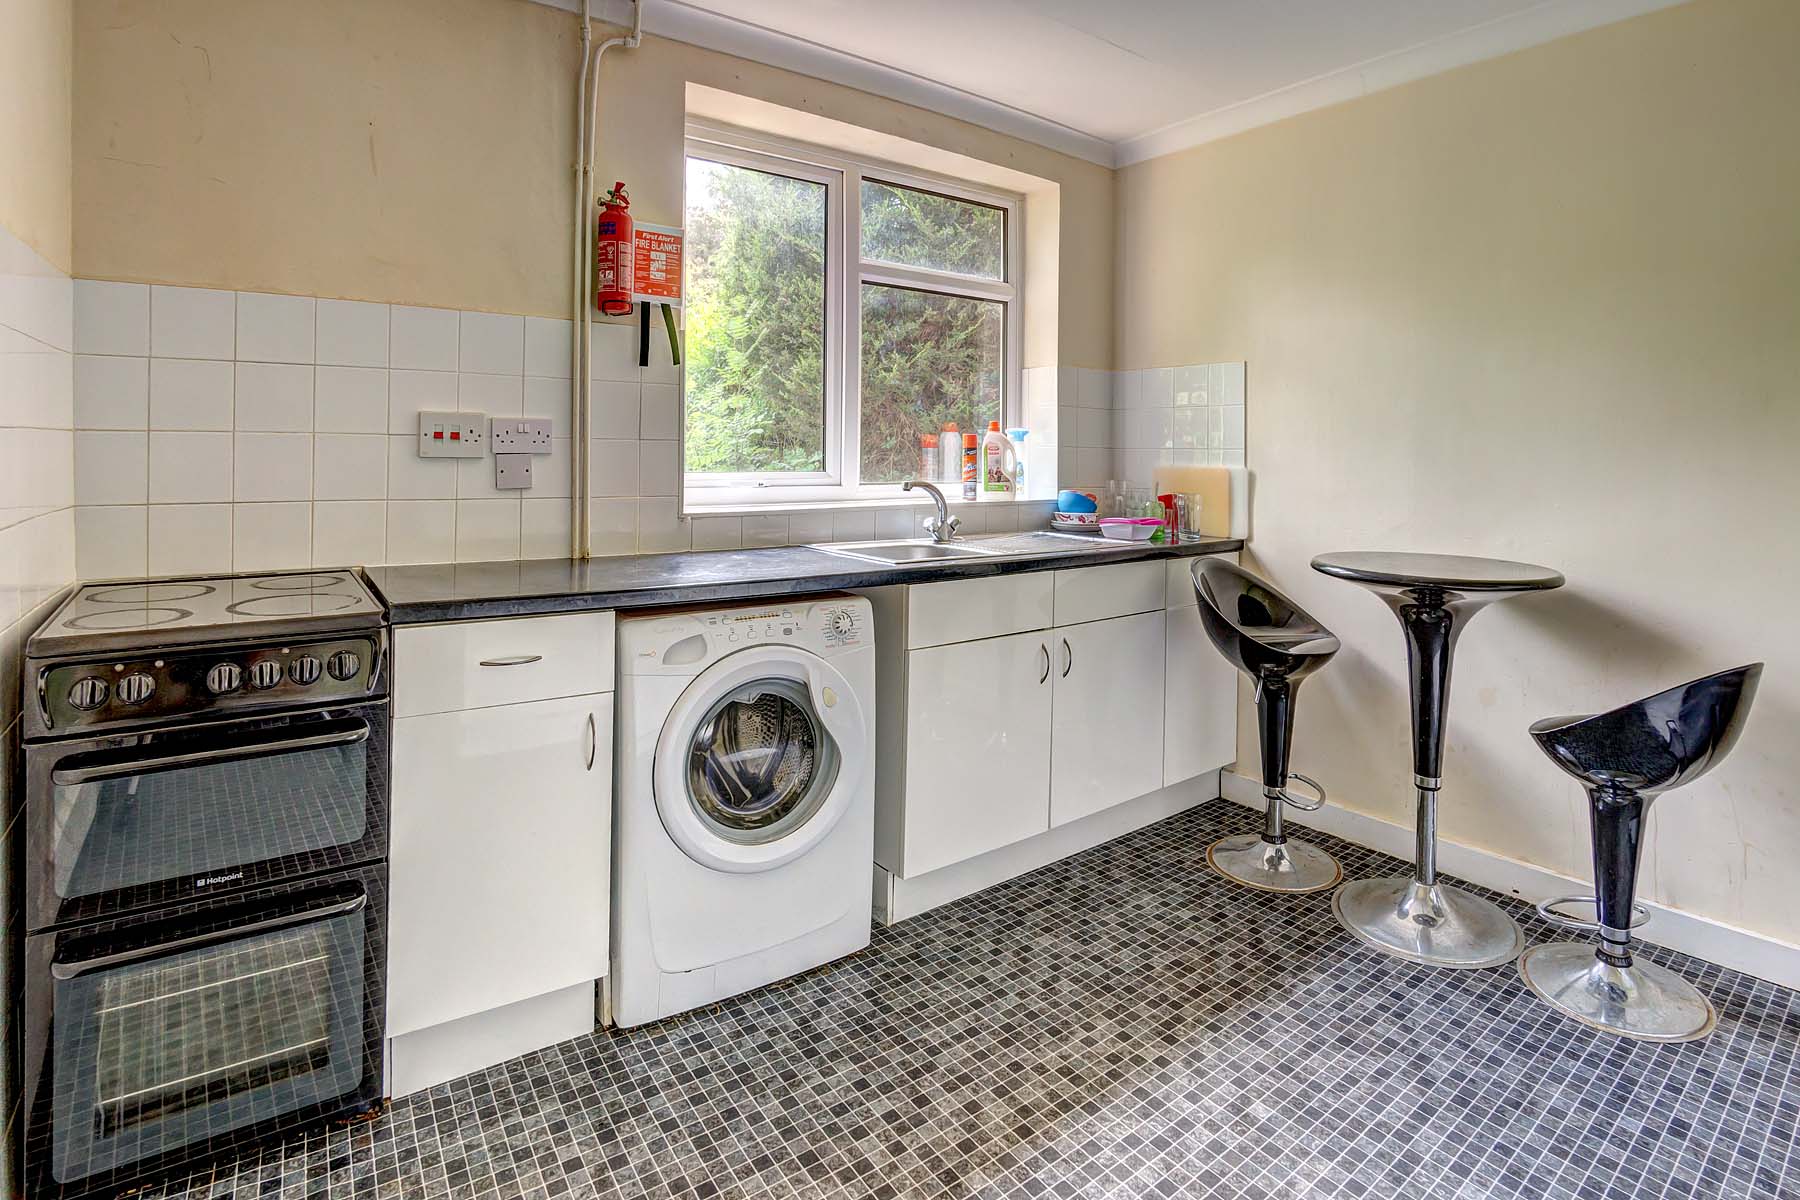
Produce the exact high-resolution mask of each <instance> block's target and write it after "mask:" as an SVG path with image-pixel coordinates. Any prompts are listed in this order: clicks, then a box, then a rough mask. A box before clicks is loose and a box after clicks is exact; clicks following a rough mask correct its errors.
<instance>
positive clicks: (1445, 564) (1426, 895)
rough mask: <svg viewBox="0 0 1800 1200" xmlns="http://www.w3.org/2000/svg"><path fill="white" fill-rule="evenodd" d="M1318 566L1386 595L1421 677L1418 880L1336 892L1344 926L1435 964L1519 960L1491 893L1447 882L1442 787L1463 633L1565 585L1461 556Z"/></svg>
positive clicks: (1411, 665)
mask: <svg viewBox="0 0 1800 1200" xmlns="http://www.w3.org/2000/svg"><path fill="white" fill-rule="evenodd" d="M1312 565H1313V570H1315V571H1319V572H1322V573H1323V574H1326V575H1330V576H1332V577H1333V578H1336V579H1345V580H1348V581H1349V582H1351V583H1356V584H1361V585H1362V586H1363V587H1365V588H1368V589H1369V590H1370V591H1372V592H1374V593H1375V594H1376V595H1377V596H1379V597H1381V599H1382V600H1383V602H1385V603H1386V604H1387V606H1388V607H1389V608H1391V609H1392V610H1393V612H1394V615H1395V616H1396V617H1398V618H1399V619H1400V627H1401V629H1402V630H1404V631H1405V633H1406V662H1407V667H1408V671H1409V674H1410V675H1411V682H1412V743H1413V789H1414V792H1415V794H1416V796H1417V809H1416V816H1415V820H1414V827H1413V845H1414V847H1415V852H1414V855H1415V856H1414V859H1413V873H1412V876H1411V877H1410V878H1407V877H1396V878H1390V879H1359V880H1357V881H1356V882H1355V883H1347V884H1345V885H1344V886H1343V887H1342V888H1340V889H1338V891H1337V893H1336V894H1335V895H1333V896H1332V897H1331V911H1332V912H1333V913H1334V914H1336V916H1337V919H1338V921H1339V922H1340V923H1342V925H1343V926H1344V928H1345V929H1348V930H1349V931H1350V932H1351V933H1353V934H1355V935H1356V936H1357V937H1358V938H1361V939H1362V940H1363V941H1365V942H1367V943H1368V944H1369V945H1371V946H1374V947H1376V948H1377V949H1379V950H1385V951H1387V952H1388V953H1389V954H1393V955H1398V956H1399V957H1401V958H1406V959H1411V960H1412V961H1413V962H1421V963H1426V964H1428V965H1430V966H1434V967H1465V968H1476V967H1497V966H1499V965H1500V964H1501V963H1508V962H1511V961H1512V960H1513V959H1515V958H1517V957H1518V955H1519V951H1520V950H1522V949H1524V947H1525V935H1524V934H1523V933H1522V932H1520V930H1519V926H1518V925H1517V923H1515V922H1514V921H1513V919H1512V918H1511V917H1509V916H1507V915H1506V911H1505V910H1504V909H1502V908H1501V907H1500V906H1499V905H1498V904H1495V903H1493V902H1492V901H1491V900H1485V899H1483V898H1482V897H1480V896H1476V895H1473V894H1471V893H1469V892H1465V891H1462V890H1461V889H1459V888H1453V887H1450V886H1449V885H1447V884H1443V883H1440V882H1438V877H1437V799H1438V790H1439V789H1440V788H1441V787H1442V786H1443V778H1442V776H1443V761H1444V730H1445V726H1446V723H1447V722H1448V719H1449V712H1450V661H1451V658H1452V657H1453V656H1454V655H1455V653H1456V639H1457V638H1458V637H1459V636H1461V634H1462V631H1463V626H1465V625H1467V624H1468V623H1469V622H1470V621H1471V620H1473V619H1474V617H1475V614H1476V613H1478V612H1480V611H1481V610H1482V609H1484V608H1486V607H1487V606H1488V605H1489V604H1492V603H1493V602H1495V601H1496V600H1505V599H1508V598H1509V597H1512V596H1522V595H1525V594H1526V593H1528V592H1541V591H1547V590H1548V589H1550V588H1558V587H1561V586H1562V585H1563V577H1562V573H1561V572H1559V571H1553V570H1551V569H1550V568H1549V567H1540V566H1535V565H1533V564H1531V563H1520V562H1510V561H1508V560H1506V559H1498V558H1469V557H1467V556H1465V555H1461V554H1388V553H1381V552H1363V551H1352V552H1349V553H1344V554H1322V555H1320V556H1319V557H1318V558H1315V559H1313V563H1312Z"/></svg>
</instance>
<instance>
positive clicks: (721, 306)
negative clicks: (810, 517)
mask: <svg viewBox="0 0 1800 1200" xmlns="http://www.w3.org/2000/svg"><path fill="white" fill-rule="evenodd" d="M686 209H687V211H686V225H687V268H686V269H687V281H686V286H687V313H686V320H687V352H688V365H687V373H686V396H685V398H684V399H685V403H684V409H685V417H684V425H683V430H682V438H683V446H682V453H683V458H684V460H685V462H684V465H685V473H686V483H687V487H686V493H687V495H686V499H687V504H688V506H689V507H697V508H705V507H709V506H734V505H749V504H782V503H792V504H805V503H818V502H821V501H831V500H853V499H878V498H881V497H883V496H889V495H897V494H898V490H899V485H900V484H901V483H902V482H903V481H905V480H908V479H913V478H917V477H918V475H919V471H920V439H921V438H922V437H926V436H930V437H933V438H935V437H936V435H937V434H938V433H939V432H940V431H942V429H943V427H944V426H945V424H946V423H948V422H955V423H956V426H957V428H958V429H959V430H962V431H963V432H977V433H979V432H980V431H982V430H985V429H986V428H987V424H988V422H989V421H999V422H1000V423H1001V424H1002V426H1004V425H1006V424H1008V423H1009V421H1016V419H1017V414H1018V407H1019V400H1018V393H1019V387H1018V380H1019V367H1018V361H1019V329H1020V314H1019V306H1018V302H1017V297H1018V294H1019V293H1018V288H1019V254H1018V250H1019V246H1020V244H1021V237H1020V229H1019V211H1020V205H1019V200H1018V197H1016V196H1012V195H1008V194H1004V193H997V192H992V191H988V190H986V189H982V188H978V187H974V186H971V185H968V184H963V183H958V182H954V181H950V180H945V179H940V178H936V177H927V176H923V175H921V174H919V173H918V172H914V171H910V170H902V169H897V168H891V167H888V166H885V165H882V164H878V163H873V162H859V161H855V160H851V159H848V158H845V157H844V156H842V155H838V154H835V153H832V152H828V151H824V150H819V149H817V148H814V147H807V146H802V145H799V144H795V143H786V142H774V141H771V140H768V139H763V138H760V137H750V136H747V135H741V134H738V133H736V132H735V131H725V130H721V129H713V128H710V127H698V126H694V127H690V129H689V138H688V146H687V202H686Z"/></svg>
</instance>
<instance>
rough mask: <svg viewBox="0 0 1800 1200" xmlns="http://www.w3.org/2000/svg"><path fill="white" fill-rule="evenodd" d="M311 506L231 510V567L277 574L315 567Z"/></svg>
mask: <svg viewBox="0 0 1800 1200" xmlns="http://www.w3.org/2000/svg"><path fill="white" fill-rule="evenodd" d="M312 511H313V506H312V505H311V504H237V505H233V506H232V510H231V568H232V570H234V571H274V570H280V569H282V568H284V567H306V566H311V565H312Z"/></svg>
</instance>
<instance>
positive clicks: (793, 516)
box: [788, 512, 831, 546]
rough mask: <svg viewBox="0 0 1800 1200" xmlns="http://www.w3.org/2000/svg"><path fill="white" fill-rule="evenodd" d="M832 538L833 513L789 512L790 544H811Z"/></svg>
mask: <svg viewBox="0 0 1800 1200" xmlns="http://www.w3.org/2000/svg"><path fill="white" fill-rule="evenodd" d="M830 540H831V514H830V513H829V512H803V513H789V514H788V545H790V546H811V545H816V544H817V543H819V542H829V541H830Z"/></svg>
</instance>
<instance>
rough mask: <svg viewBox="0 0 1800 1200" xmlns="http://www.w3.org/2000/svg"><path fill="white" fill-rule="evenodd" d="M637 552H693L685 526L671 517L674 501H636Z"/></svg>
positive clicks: (689, 533) (685, 523)
mask: <svg viewBox="0 0 1800 1200" xmlns="http://www.w3.org/2000/svg"><path fill="white" fill-rule="evenodd" d="M637 506H638V521H637V526H638V552H639V553H640V554H668V553H672V552H674V551H679V550H691V549H693V546H694V543H693V534H692V531H691V530H690V528H689V523H688V522H686V521H683V520H681V519H679V518H678V517H677V516H676V515H675V501H674V499H673V498H672V497H671V498H667V499H660V498H659V499H639V500H638V502H637Z"/></svg>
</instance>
